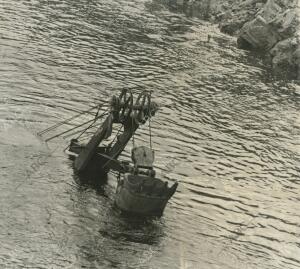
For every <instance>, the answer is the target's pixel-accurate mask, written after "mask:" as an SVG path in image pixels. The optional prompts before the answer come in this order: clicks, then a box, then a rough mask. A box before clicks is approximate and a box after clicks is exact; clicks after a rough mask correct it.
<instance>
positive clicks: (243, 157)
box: [0, 0, 300, 269]
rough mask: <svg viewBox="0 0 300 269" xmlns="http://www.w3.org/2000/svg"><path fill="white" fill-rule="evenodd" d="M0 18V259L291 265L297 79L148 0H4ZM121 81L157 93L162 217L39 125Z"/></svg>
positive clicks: (296, 249)
mask: <svg viewBox="0 0 300 269" xmlns="http://www.w3.org/2000/svg"><path fill="white" fill-rule="evenodd" d="M0 18H1V24H0V36H1V38H0V52H1V62H0V92H1V96H0V101H1V106H0V127H1V132H0V138H1V140H0V147H1V152H2V154H1V170H0V173H1V181H0V202H1V210H0V212H1V218H0V242H1V244H0V267H1V268H172V269H173V268H180V269H187V268H199V269H200V268H205V269H206V268H208V269H209V268H242V269H244V268H245V269H248V268H249V269H250V268H261V269H263V268H285V269H287V268H300V212H299V202H300V177H299V175H300V173H299V172H300V170H299V167H300V149H299V144H300V142H299V139H300V119H299V101H300V95H299V85H296V83H294V82H284V81H280V80H278V79H277V80H276V79H274V78H273V77H272V75H271V74H270V72H269V70H268V66H267V65H266V64H265V63H264V62H263V61H262V60H260V59H259V58H257V57H256V56H255V55H253V54H252V53H249V52H245V51H241V50H237V49H236V48H235V40H234V38H232V37H229V36H226V35H223V34H222V33H220V32H219V31H218V29H217V27H216V26H215V25H211V24H209V23H207V22H204V21H201V20H199V19H196V18H187V17H185V16H184V15H182V14H176V13H172V12H170V11H169V10H168V9H166V8H165V7H163V6H161V5H160V4H158V3H155V2H151V1H145V0H139V1H138V0H126V1H125V0H118V1H108V0H77V1H70V0H61V1H54V0H49V1H42V0H32V1H23V0H18V1H17V0H11V1H4V0H1V1H0ZM208 33H209V34H210V35H211V36H212V38H211V41H210V42H209V43H207V42H206V40H207V35H208ZM124 86H126V87H129V88H131V89H133V91H135V92H138V91H139V90H141V89H148V90H152V91H153V97H154V99H155V100H156V101H157V102H158V103H159V105H160V110H159V112H158V113H157V115H156V117H155V120H154V121H153V122H152V135H153V138H152V140H153V144H154V148H155V150H156V166H157V171H158V174H160V176H161V177H162V178H165V179H169V180H170V181H174V180H178V181H179V188H178V191H177V192H176V193H175V195H174V197H173V198H172V199H171V200H170V202H169V204H168V205H167V208H166V210H165V213H164V215H163V217H162V218H161V219H150V220H149V219H141V218H137V217H134V218H133V217H132V218H129V217H126V216H123V215H121V214H120V212H119V211H118V210H116V208H115V207H114V206H113V201H114V191H115V187H116V178H115V176H114V175H113V174H111V175H109V177H108V182H107V184H104V185H102V186H98V187H95V186H90V185H83V184H81V183H79V181H78V180H76V176H74V172H73V169H72V164H71V161H70V160H69V159H68V158H67V156H66V155H65V154H64V153H63V149H64V147H65V146H66V144H67V141H61V140H53V141H52V142H51V143H49V144H48V145H47V144H45V142H44V140H43V138H41V137H38V136H36V133H37V132H38V131H41V130H43V129H44V128H46V127H49V126H50V125H51V124H55V123H57V122H59V121H61V120H63V119H66V118H68V117H71V116H73V115H74V114H76V111H82V110H84V109H87V108H88V107H90V106H92V105H94V104H95V103H104V102H106V101H107V100H108V99H109V97H110V96H111V95H113V94H117V93H118V91H119V90H120V89H122V87H124ZM147 128H148V127H147V126H145V127H143V128H142V129H141V131H140V132H139V135H138V136H137V138H136V140H137V143H140V144H143V143H148V136H147Z"/></svg>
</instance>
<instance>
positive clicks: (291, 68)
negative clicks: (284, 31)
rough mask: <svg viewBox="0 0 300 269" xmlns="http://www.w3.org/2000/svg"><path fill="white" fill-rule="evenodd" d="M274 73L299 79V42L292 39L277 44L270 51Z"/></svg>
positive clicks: (294, 38) (297, 39)
mask: <svg viewBox="0 0 300 269" xmlns="http://www.w3.org/2000/svg"><path fill="white" fill-rule="evenodd" d="M270 54H271V56H272V65H273V69H274V71H275V73H277V74H280V75H285V76H287V77H289V78H291V79H300V75H299V71H300V42H299V38H297V37H292V38H287V39H285V40H282V41H280V42H278V43H277V44H276V45H275V46H274V48H273V49H272V50H271V51H270Z"/></svg>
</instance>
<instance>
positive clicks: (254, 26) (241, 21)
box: [164, 0, 300, 80]
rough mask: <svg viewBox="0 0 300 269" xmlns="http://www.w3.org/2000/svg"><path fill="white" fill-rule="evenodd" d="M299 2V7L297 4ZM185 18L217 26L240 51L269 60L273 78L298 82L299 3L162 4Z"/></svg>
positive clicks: (200, 0)
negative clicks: (283, 77)
mask: <svg viewBox="0 0 300 269" xmlns="http://www.w3.org/2000/svg"><path fill="white" fill-rule="evenodd" d="M298 2H299V3H298ZM164 3H165V4H167V5H169V6H171V7H173V8H176V9H177V10H178V9H180V10H182V11H183V12H185V13H186V14H187V15H189V16H197V17H199V18H201V19H206V20H210V21H212V22H214V23H218V24H219V27H220V29H221V31H222V32H224V33H228V34H230V35H236V36H237V46H238V47H239V48H241V49H247V50H258V51H260V52H263V53H264V54H266V55H267V56H268V57H270V59H271V63H272V67H273V70H274V72H275V74H280V75H283V76H285V77H287V78H289V79H298V80H300V0H164Z"/></svg>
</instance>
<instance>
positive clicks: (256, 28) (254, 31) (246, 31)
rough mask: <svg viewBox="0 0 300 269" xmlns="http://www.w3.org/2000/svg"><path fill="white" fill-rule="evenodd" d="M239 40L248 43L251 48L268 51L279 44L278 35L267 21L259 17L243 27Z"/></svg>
mask: <svg viewBox="0 0 300 269" xmlns="http://www.w3.org/2000/svg"><path fill="white" fill-rule="evenodd" d="M238 39H242V40H245V41H247V43H249V44H251V48H254V49H264V50H268V49H271V48H272V47H273V46H274V45H275V44H276V43H277V42H278V35H277V33H276V32H275V31H273V28H272V27H271V26H270V25H269V24H268V23H267V21H266V20H265V19H264V18H263V17H261V16H260V15H258V16H257V17H256V18H255V19H254V20H252V21H250V22H248V23H246V24H245V25H244V26H243V28H242V30H241V32H240V34H239V37H238ZM238 43H239V42H238Z"/></svg>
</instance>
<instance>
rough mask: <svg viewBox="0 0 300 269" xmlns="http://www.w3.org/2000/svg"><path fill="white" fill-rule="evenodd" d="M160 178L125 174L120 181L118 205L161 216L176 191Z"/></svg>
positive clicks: (142, 213) (121, 207)
mask: <svg viewBox="0 0 300 269" xmlns="http://www.w3.org/2000/svg"><path fill="white" fill-rule="evenodd" d="M176 188H177V183H175V184H174V185H173V186H172V187H171V188H169V187H168V186H167V182H163V181H162V180H160V179H156V178H151V177H145V176H138V175H129V174H125V176H124V179H122V180H120V181H119V182H118V187H117V191H116V200H115V203H116V205H117V206H118V207H119V208H120V209H121V210H123V211H125V212H128V213H135V214H139V215H145V216H161V215H162V214H163V211H164V209H165V207H166V204H167V202H168V200H169V199H170V198H171V197H172V195H173V194H174V192H175V191H176Z"/></svg>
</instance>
